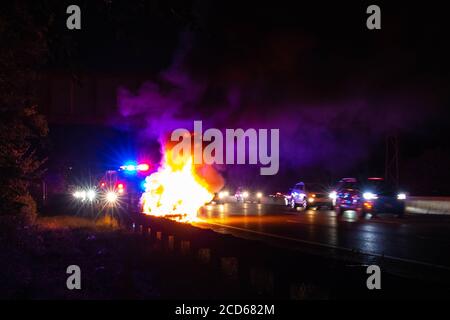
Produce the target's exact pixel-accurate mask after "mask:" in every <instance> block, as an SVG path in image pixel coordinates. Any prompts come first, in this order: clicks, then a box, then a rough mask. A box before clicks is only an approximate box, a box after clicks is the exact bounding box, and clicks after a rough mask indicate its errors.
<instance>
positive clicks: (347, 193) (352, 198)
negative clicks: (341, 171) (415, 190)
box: [335, 177, 406, 217]
mask: <svg viewBox="0 0 450 320" xmlns="http://www.w3.org/2000/svg"><path fill="white" fill-rule="evenodd" d="M405 199H406V194H405V193H404V192H401V191H399V190H397V188H396V187H395V186H392V185H390V184H389V183H387V182H386V181H385V180H384V179H383V178H379V177H371V178H367V179H361V180H358V179H356V178H343V179H341V180H340V181H339V183H338V186H337V188H336V205H335V209H336V213H337V214H339V215H341V214H342V213H343V212H344V211H346V210H354V211H356V212H357V213H358V214H359V215H360V216H362V217H363V216H365V215H366V214H367V213H370V214H372V215H377V214H379V213H394V214H397V215H398V216H400V217H401V216H403V215H404V213H405Z"/></svg>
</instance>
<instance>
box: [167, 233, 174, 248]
mask: <svg viewBox="0 0 450 320" xmlns="http://www.w3.org/2000/svg"><path fill="white" fill-rule="evenodd" d="M167 248H168V249H169V251H173V249H174V248H175V237H174V236H169V237H168V238H167Z"/></svg>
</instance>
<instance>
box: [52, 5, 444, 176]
mask: <svg viewBox="0 0 450 320" xmlns="http://www.w3.org/2000/svg"><path fill="white" fill-rule="evenodd" d="M49 3H50V4H49V5H48V10H49V11H51V12H53V13H55V17H56V20H55V23H54V25H53V26H52V28H51V29H50V31H51V32H50V35H49V38H50V39H51V40H52V41H51V50H52V52H53V56H52V57H53V58H52V59H51V60H50V61H49V64H48V68H49V69H63V70H70V71H71V72H74V73H77V72H86V71H87V72H94V71H95V72H100V73H109V72H115V73H117V72H118V73H120V72H123V73H127V74H130V73H131V74H139V75H140V76H142V75H143V76H144V78H146V77H147V78H148V81H149V82H150V83H151V84H153V85H154V86H153V87H156V89H152V90H155V91H156V94H159V95H160V96H161V97H163V98H164V99H166V100H167V101H169V102H168V103H167V108H169V109H170V108H174V110H172V112H173V114H174V115H175V116H177V117H180V118H182V119H183V120H188V121H191V120H193V119H205V120H208V121H210V123H211V125H215V126H219V127H229V128H234V127H236V126H247V127H251V126H255V127H267V126H269V127H283V128H284V130H285V131H284V132H285V134H284V136H283V135H282V139H284V141H285V143H284V147H282V151H283V156H282V158H283V159H282V163H284V164H285V166H284V167H283V168H286V170H283V171H282V172H281V174H284V175H285V176H286V175H287V176H289V175H291V173H292V172H293V171H294V172H298V171H300V172H311V171H312V170H322V171H323V172H332V173H333V174H331V175H332V177H333V178H335V175H336V176H338V175H340V174H345V173H347V172H348V173H351V172H354V171H361V170H366V171H376V172H377V173H379V172H381V171H382V170H383V165H384V163H383V161H382V160H381V159H383V155H382V154H381V153H382V152H384V148H383V143H384V137H385V135H386V134H388V133H390V132H397V133H398V134H399V136H400V140H401V157H402V159H401V160H402V162H401V163H402V168H401V169H402V176H403V177H404V180H405V181H406V182H407V183H409V184H411V183H414V180H415V179H416V174H420V175H421V176H426V175H427V169H426V166H425V165H423V162H424V161H427V162H430V161H431V162H434V165H435V166H438V167H439V166H442V165H443V162H444V160H443V159H445V157H446V156H448V155H449V143H448V139H447V136H449V133H450V129H449V126H448V119H449V116H450V112H449V102H450V99H449V92H448V88H449V76H448V75H449V71H450V70H449V69H450V63H449V61H448V57H450V50H449V46H448V39H449V26H448V24H447V20H448V19H447V17H446V11H445V9H444V6H443V4H441V3H440V2H437V1H436V2H427V3H426V4H425V3H422V4H419V3H415V2H412V1H395V3H394V1H388V2H380V1H377V2H374V3H373V2H368V1H345V2H344V1H328V2H325V1H293V2H284V1H277V2H260V1H248V2H246V1H115V0H110V1H78V2H77V1H75V2H74V1H71V2H70V4H72V3H78V4H79V5H80V7H81V9H82V15H83V20H82V30H81V31H76V32H74V31H66V30H64V26H65V17H66V15H65V14H62V15H61V14H60V12H61V11H62V12H64V11H65V6H66V4H67V3H68V2H67V3H64V2H49ZM369 4H378V5H379V6H380V7H381V10H382V29H381V30H376V31H371V30H368V29H367V28H366V27H365V21H366V18H367V14H366V13H365V11H366V8H367V6H368V5H369ZM62 30H64V31H62ZM174 77H175V78H176V79H177V80H176V81H175V80H173V79H174ZM180 79H182V80H180ZM142 88H143V87H141V90H139V89H136V88H125V89H129V90H130V94H134V95H135V96H136V97H137V98H139V97H140V95H141V96H142V95H145V94H146V92H145V89H142ZM192 88H195V90H198V93H196V94H195V95H193V96H192V97H190V98H189V99H187V98H184V97H181V98H180V92H181V93H187V92H189V93H190V92H192V90H191V89H192ZM181 96H182V95H181ZM166 100H164V101H166ZM175 100H176V101H177V103H173V101H175ZM179 100H181V102H179ZM178 102H179V103H178ZM119 107H120V106H119ZM122 107H123V106H122ZM125 107H126V108H128V107H130V108H133V106H125ZM224 110H226V112H224ZM147 117H152V115H149V114H146V113H145V111H143V112H138V113H137V118H140V119H145V118H147ZM123 121H125V122H129V123H130V124H131V126H135V127H136V128H137V129H141V130H142V129H143V128H142V126H144V125H145V124H142V123H140V122H139V121H136V119H134V118H132V117H131V118H130V117H128V118H126V119H123ZM305 132H306V133H305ZM293 145H295V147H291V146H293ZM311 150H315V152H314V153H311V152H310V151H311ZM424 154H428V156H427V157H428V158H429V159H427V160H421V157H424ZM421 164H422V165H421ZM317 167H319V169H317ZM446 171H448V170H446ZM448 175H449V174H448V173H446V172H444V173H442V172H441V176H443V177H447V176H448ZM449 178H450V177H449ZM421 179H424V178H421Z"/></svg>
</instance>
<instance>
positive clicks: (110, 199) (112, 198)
mask: <svg viewBox="0 0 450 320" xmlns="http://www.w3.org/2000/svg"><path fill="white" fill-rule="evenodd" d="M106 201H108V202H109V203H114V202H116V201H117V193H115V192H113V191H110V192H108V193H107V194H106Z"/></svg>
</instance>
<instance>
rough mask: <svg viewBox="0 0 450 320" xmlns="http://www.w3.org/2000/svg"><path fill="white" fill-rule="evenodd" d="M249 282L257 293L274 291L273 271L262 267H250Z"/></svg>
mask: <svg viewBox="0 0 450 320" xmlns="http://www.w3.org/2000/svg"><path fill="white" fill-rule="evenodd" d="M250 284H251V285H252V286H253V287H254V288H255V290H256V292H257V293H258V294H269V295H272V294H273V293H274V288H275V285H274V276H273V273H272V272H271V271H269V270H266V269H264V268H258V267H253V268H250Z"/></svg>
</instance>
